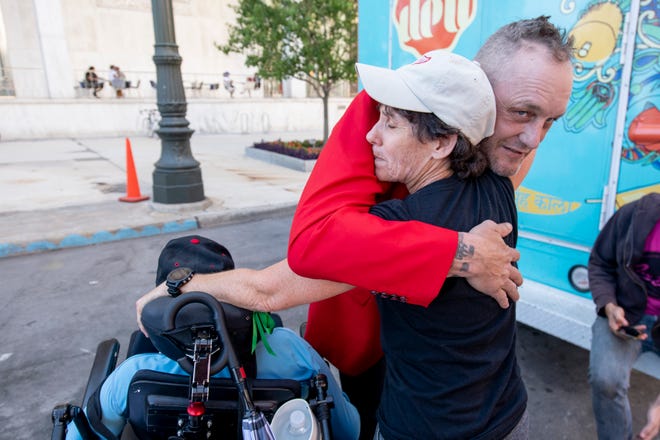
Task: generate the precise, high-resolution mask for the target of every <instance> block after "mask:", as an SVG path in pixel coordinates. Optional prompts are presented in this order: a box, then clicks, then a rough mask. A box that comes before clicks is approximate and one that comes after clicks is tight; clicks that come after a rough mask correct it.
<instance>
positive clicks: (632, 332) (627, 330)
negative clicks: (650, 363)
mask: <svg viewBox="0 0 660 440" xmlns="http://www.w3.org/2000/svg"><path fill="white" fill-rule="evenodd" d="M619 333H621V334H622V335H624V336H627V337H629V338H632V339H637V338H638V337H639V336H640V335H641V334H642V332H640V331H639V330H637V329H636V328H635V327H633V326H630V325H622V326H621V327H619Z"/></svg>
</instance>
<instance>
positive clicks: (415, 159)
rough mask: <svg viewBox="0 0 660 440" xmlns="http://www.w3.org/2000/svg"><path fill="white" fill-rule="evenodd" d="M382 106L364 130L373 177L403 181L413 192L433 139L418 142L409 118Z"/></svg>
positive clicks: (426, 161) (428, 158)
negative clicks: (372, 163)
mask: <svg viewBox="0 0 660 440" xmlns="http://www.w3.org/2000/svg"><path fill="white" fill-rule="evenodd" d="M385 109H386V107H384V106H382V105H381V106H380V118H379V119H378V122H376V124H375V125H374V126H373V127H372V128H371V130H369V132H368V133H367V142H369V143H370V144H371V145H372V147H371V148H372V151H373V154H374V165H375V173H376V177H377V178H378V180H381V181H383V182H401V183H404V184H405V185H406V186H407V187H408V190H409V191H411V192H413V189H414V188H416V187H417V186H419V185H418V184H419V183H420V179H421V178H422V177H423V176H424V173H423V171H424V170H425V169H427V168H428V167H429V166H430V161H431V157H432V152H433V149H434V145H435V144H436V143H437V142H433V141H431V142H421V141H420V140H419V139H418V138H417V136H416V135H415V133H414V130H413V126H412V124H411V123H410V121H408V120H407V119H406V118H404V117H403V116H401V115H400V114H398V113H397V112H394V111H386V110H385Z"/></svg>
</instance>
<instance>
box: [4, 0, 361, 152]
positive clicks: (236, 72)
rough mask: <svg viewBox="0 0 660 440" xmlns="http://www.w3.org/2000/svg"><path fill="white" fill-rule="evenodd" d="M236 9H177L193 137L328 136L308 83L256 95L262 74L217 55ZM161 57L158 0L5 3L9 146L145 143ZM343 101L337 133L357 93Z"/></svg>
mask: <svg viewBox="0 0 660 440" xmlns="http://www.w3.org/2000/svg"><path fill="white" fill-rule="evenodd" d="M230 3H231V0H172V6H173V13H174V25H175V33H176V42H177V45H178V50H179V54H180V55H181V57H182V59H183V62H182V65H181V73H182V78H183V83H184V88H185V90H186V99H187V101H188V115H187V118H188V120H189V121H190V123H191V127H192V128H193V129H195V130H196V131H197V132H201V133H205V132H212V133H221V132H235V133H239V132H268V131H271V130H272V131H282V130H298V129H300V130H308V129H315V128H317V127H322V117H323V116H322V115H323V112H322V104H321V100H320V99H319V98H317V97H316V96H315V95H314V94H313V93H309V92H310V91H309V90H308V89H307V87H306V85H305V83H303V82H298V81H295V80H293V81H292V80H288V81H284V82H283V83H282V84H280V83H273V82H265V81H264V82H262V86H261V87H260V88H258V89H255V87H254V82H253V81H251V80H252V79H253V78H254V74H255V70H254V68H248V67H246V66H245V65H244V58H243V56H241V55H240V54H229V55H225V54H223V53H222V52H220V51H219V50H218V49H217V48H216V46H215V45H216V43H218V44H221V43H224V42H225V41H226V39H227V33H228V30H227V23H231V22H233V20H234V11H233V9H232V8H231V7H230ZM153 55H154V30H153V17H152V13H151V1H150V0H33V1H23V0H0V121H3V122H1V123H0V139H2V140H9V139H29V138H42V137H70V136H105V135H118V134H124V133H125V134H127V135H128V134H139V133H140V131H141V130H142V127H141V126H142V121H141V118H143V116H142V115H143V114H144V113H145V112H144V111H142V112H140V110H144V109H146V108H155V104H156V102H155V101H156V92H155V88H154V84H155V80H156V68H155V65H154V63H153V60H152V57H153ZM111 65H116V66H119V67H120V69H121V71H122V72H123V73H124V75H125V76H126V80H127V81H128V83H129V84H128V85H129V88H127V89H125V90H124V93H123V95H124V99H117V98H116V96H115V90H114V89H113V87H112V86H111V84H110V83H109V82H108V79H109V73H110V66H111ZM89 66H94V67H95V71H96V73H97V75H98V76H99V78H100V82H101V83H102V84H103V88H102V89H101V90H100V91H99V93H98V96H99V97H100V99H94V97H93V96H92V90H90V89H88V88H84V87H82V86H83V85H84V82H83V80H84V75H85V72H86V71H87V69H88V67H89ZM224 72H230V73H231V77H232V79H233V81H234V84H235V85H236V90H235V92H234V95H233V99H232V97H230V94H229V93H228V92H227V91H226V90H225V88H224V87H223V86H222V75H223V73H224ZM336 95H337V97H336V98H331V101H330V123H331V124H332V123H334V122H335V121H336V120H337V119H338V118H339V116H341V114H342V112H343V109H344V108H345V106H346V104H347V102H348V100H349V98H350V95H351V91H350V87H349V86H348V85H344V86H343V87H340V88H339V90H337V92H336ZM255 101H258V103H259V105H255ZM282 106H286V111H282Z"/></svg>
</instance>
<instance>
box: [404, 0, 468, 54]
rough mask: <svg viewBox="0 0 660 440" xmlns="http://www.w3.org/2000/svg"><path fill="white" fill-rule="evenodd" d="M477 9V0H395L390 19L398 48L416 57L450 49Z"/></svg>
mask: <svg viewBox="0 0 660 440" xmlns="http://www.w3.org/2000/svg"><path fill="white" fill-rule="evenodd" d="M476 11H477V0H444V1H443V0H397V2H396V6H395V7H394V17H393V20H394V25H395V27H396V30H397V33H398V34H399V42H400V43H401V48H402V49H404V50H406V51H408V52H411V53H413V54H414V55H416V56H419V55H421V54H423V53H426V52H429V51H431V50H435V49H449V50H451V49H453V48H454V46H455V45H456V43H457V42H458V38H459V37H460V35H461V33H462V32H463V31H464V30H465V29H467V27H468V26H469V25H470V23H472V20H473V19H474V17H475V15H476Z"/></svg>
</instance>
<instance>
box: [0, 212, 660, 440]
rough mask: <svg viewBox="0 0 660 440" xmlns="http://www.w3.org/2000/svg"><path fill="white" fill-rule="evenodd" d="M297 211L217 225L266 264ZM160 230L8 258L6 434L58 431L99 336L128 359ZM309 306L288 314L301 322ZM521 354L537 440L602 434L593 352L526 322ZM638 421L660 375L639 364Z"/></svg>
mask: <svg viewBox="0 0 660 440" xmlns="http://www.w3.org/2000/svg"><path fill="white" fill-rule="evenodd" d="M290 220H291V219H290V217H283V218H274V219H270V220H263V221H257V222H251V223H245V224H237V225H229V226H223V227H217V228H209V229H204V230H201V231H199V232H200V233H201V235H205V236H208V237H210V238H213V239H215V240H217V241H219V242H220V243H223V244H225V245H226V246H227V247H228V248H229V250H230V251H231V253H232V255H233V257H234V260H235V262H236V264H237V266H242V267H253V268H261V267H265V266H267V265H269V264H272V263H273V262H275V261H277V260H279V259H281V258H282V257H283V256H284V254H285V249H286V241H287V237H288V231H289V226H290ZM178 235H180V234H177V235H160V236H154V237H149V238H140V239H134V240H128V241H121V242H115V243H107V244H103V245H97V246H90V247H85V248H76V249H66V250H59V251H53V252H46V253H42V254H36V255H28V256H19V257H12V258H3V259H0V274H2V280H3V293H2V299H3V301H2V303H1V305H0V332H1V333H2V339H1V341H2V342H1V345H0V427H1V428H0V439H12V440H13V439H16V440H19V439H26V440H27V439H30V440H31V439H41V438H49V437H50V432H51V421H50V413H51V410H52V408H53V406H54V405H55V404H57V403H59V402H63V401H72V402H78V401H79V399H80V398H81V396H82V393H83V391H84V387H85V382H86V380H87V375H88V373H89V369H90V367H91V364H92V361H93V356H94V351H95V349H96V345H97V344H98V343H99V342H100V341H101V340H104V339H107V338H111V337H115V338H117V339H118V340H119V341H120V343H122V351H121V352H120V360H121V359H123V357H124V350H125V346H126V344H127V342H128V339H129V336H130V334H131V332H132V331H133V330H134V329H135V328H136V325H135V311H134V303H135V300H136V299H137V298H138V297H139V296H140V295H141V294H143V293H145V292H146V291H148V290H149V289H150V288H151V287H152V286H153V284H154V279H155V271H156V262H157V257H158V254H159V251H160V249H161V247H162V246H163V245H164V244H165V243H166V242H167V240H169V239H170V238H174V237H175V236H178ZM305 314H306V307H304V306H303V307H298V308H295V309H291V310H288V311H285V312H284V313H282V317H283V318H284V323H285V325H286V326H288V327H290V328H294V329H297V328H298V325H299V324H300V322H302V321H303V320H304V319H305ZM518 356H519V360H520V366H521V369H522V373H523V377H524V379H525V383H526V385H527V388H528V391H529V412H530V421H531V435H530V438H531V439H553V440H554V439H595V438H596V435H595V430H594V422H593V417H592V415H591V399H590V395H589V386H588V384H587V379H586V368H587V363H588V352H587V351H585V350H583V349H581V348H578V347H575V346H573V345H571V344H568V343H566V342H564V341H561V340H558V339H556V338H553V337H551V336H548V335H546V334H543V333H539V332H537V331H535V330H533V329H531V328H528V327H525V326H520V327H519V345H518ZM631 383H632V388H631V401H632V408H633V413H634V417H635V420H634V423H635V429H636V430H638V429H639V428H640V427H641V426H642V425H643V423H644V421H645V417H646V416H645V414H646V408H647V405H648V404H649V402H650V401H651V400H652V399H653V398H654V397H655V395H657V393H658V392H659V391H660V382H659V381H658V380H656V379H654V378H651V377H649V376H646V375H644V374H642V373H637V372H635V373H633V377H632V379H631Z"/></svg>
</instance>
